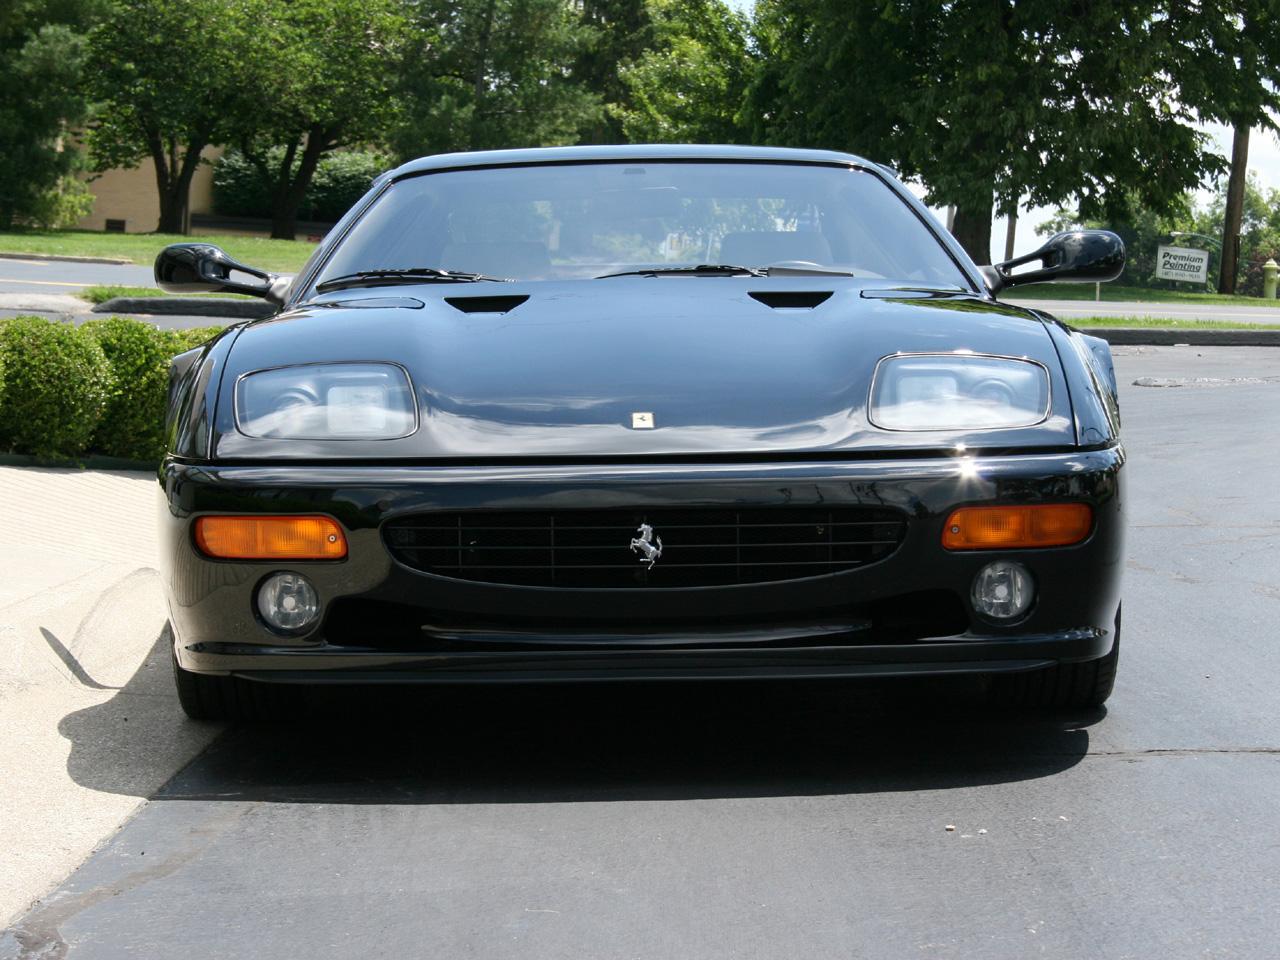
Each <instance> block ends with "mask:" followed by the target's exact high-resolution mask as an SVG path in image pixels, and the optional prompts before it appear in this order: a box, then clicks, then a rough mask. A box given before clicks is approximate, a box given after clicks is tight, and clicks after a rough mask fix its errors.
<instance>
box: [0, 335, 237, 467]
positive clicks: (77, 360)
mask: <svg viewBox="0 0 1280 960" xmlns="http://www.w3.org/2000/svg"><path fill="white" fill-rule="evenodd" d="M222 329H223V328H222V327H200V328H193V329H188V330H160V329H157V328H156V327H154V326H152V325H151V324H147V323H142V322H141V321H139V320H129V319H123V318H119V317H112V318H111V319H105V320H92V321H90V322H89V323H86V324H85V325H84V326H83V327H79V328H76V327H72V326H70V325H69V324H64V323H59V322H57V321H51V320H45V319H43V318H39V317H18V318H16V319H13V320H4V321H0V447H3V448H4V449H7V450H9V451H11V452H15V453H26V454H34V455H35V456H37V457H42V458H49V459H61V460H65V459H74V458H75V457H78V456H80V455H81V454H83V453H85V452H92V453H99V454H106V455H108V456H114V457H123V458H126V459H130V460H145V461H155V460H158V459H159V458H160V456H161V455H162V454H163V452H164V444H163V438H162V436H161V431H162V425H163V420H164V406H165V402H166V399H167V396H168V386H169V361H170V359H171V358H172V357H174V356H176V355H177V354H179V353H183V352H184V351H187V350H190V349H191V348H192V347H197V346H199V345H200V344H202V343H204V342H205V341H207V340H209V339H210V338H211V337H214V336H216V335H217V334H219V333H221V332H222Z"/></svg>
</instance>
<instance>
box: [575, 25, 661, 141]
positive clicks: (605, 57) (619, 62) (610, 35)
mask: <svg viewBox="0 0 1280 960" xmlns="http://www.w3.org/2000/svg"><path fill="white" fill-rule="evenodd" d="M579 7H580V9H581V14H580V22H581V23H582V24H583V26H584V27H585V28H586V32H585V41H586V42H585V43H583V45H582V46H581V47H580V48H579V49H578V52H577V55H576V56H575V58H574V61H573V68H572V71H571V72H572V75H573V77H574V79H575V80H576V81H577V82H578V83H580V84H581V85H582V86H583V87H584V88H585V89H587V90H590V91H592V92H593V93H595V94H596V95H597V96H599V97H600V99H601V101H602V102H603V103H604V104H605V109H604V110H601V111H599V112H598V113H597V114H596V115H595V116H593V117H590V118H588V119H587V121H586V122H585V123H583V124H582V125H581V127H580V130H579V139H580V142H582V143H623V142H625V141H626V139H627V135H626V134H625V132H624V131H623V125H624V122H625V120H624V118H625V117H626V115H627V113H628V111H629V110H631V109H632V108H634V107H635V103H634V101H633V99H632V90H631V87H630V85H629V84H628V83H627V82H626V81H625V80H624V79H623V73H624V72H625V71H626V69H627V68H628V67H629V66H630V65H631V64H633V63H635V62H636V61H638V60H639V59H640V58H641V57H642V56H643V55H644V53H645V51H646V50H649V49H650V48H652V47H653V45H654V42H655V36H654V34H655V25H654V21H653V16H652V12H651V0H579Z"/></svg>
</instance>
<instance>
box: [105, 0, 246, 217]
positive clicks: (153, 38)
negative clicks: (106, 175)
mask: <svg viewBox="0 0 1280 960" xmlns="http://www.w3.org/2000/svg"><path fill="white" fill-rule="evenodd" d="M253 35H254V24H252V23H250V22H248V21H247V19H246V17H245V16H244V15H243V5H242V4H240V3H238V2H236V0H112V2H111V5H110V7H109V14H108V16H107V17H106V18H105V19H104V20H103V21H102V22H101V23H99V25H98V26H97V27H95V28H94V29H93V31H92V32H91V33H90V35H89V54H88V67H87V75H88V89H89V92H90V93H91V94H92V96H93V97H94V99H95V100H96V101H97V103H98V111H97V114H96V117H95V120H94V121H93V123H92V124H91V127H90V131H89V137H88V141H89V150H90V154H91V156H92V158H93V163H94V166H95V168H96V169H97V170H109V169H113V168H115V167H133V166H136V165H137V164H139V163H140V162H142V161H143V160H146V159H148V158H150V160H151V162H152V164H153V166H154V168H155V176H156V188H157V191H158V192H159V196H160V221H159V223H158V224H157V225H156V230H157V231H159V232H160V233H186V232H187V227H188V223H187V221H188V205H189V201H188V198H189V196H190V191H191V178H192V177H193V176H194V175H195V172H196V170H197V169H198V167H199V165H200V163H201V156H200V155H201V152H202V151H203V150H204V149H205V147H207V146H209V145H211V144H217V143H226V142H228V141H230V140H232V139H235V138H236V137H237V134H238V133H239V132H240V130H242V129H245V128H246V126H247V127H248V128H249V129H252V124H253V123H254V122H255V121H256V112H255V111H254V110H253V108H252V105H251V104H249V103H248V102H247V101H246V98H245V96H244V92H243V87H242V86H241V83H242V82H243V80H244V78H245V77H246V76H248V75H249V74H250V71H249V70H248V69H247V68H246V58H247V57H249V56H250V55H251V52H252V51H253V49H254V47H253V45H252V44H250V42H249V40H250V38H251V37H253Z"/></svg>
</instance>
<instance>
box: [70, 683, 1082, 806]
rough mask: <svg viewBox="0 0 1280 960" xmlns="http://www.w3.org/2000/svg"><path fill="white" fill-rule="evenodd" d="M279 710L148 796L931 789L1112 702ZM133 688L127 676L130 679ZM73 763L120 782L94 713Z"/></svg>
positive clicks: (104, 780) (1000, 768) (1060, 752)
mask: <svg viewBox="0 0 1280 960" xmlns="http://www.w3.org/2000/svg"><path fill="white" fill-rule="evenodd" d="M282 689H283V690H284V692H285V694H286V697H287V700H288V704H289V712H288V714H287V719H284V720H281V721H278V722H275V723H258V724H241V725H236V726H232V727H230V728H228V729H227V730H226V731H225V732H224V733H223V735H222V736H221V737H220V738H218V740H217V741H215V742H214V744H213V745H212V746H211V747H210V748H209V749H208V750H207V751H206V752H205V753H204V754H202V755H201V756H200V757H198V758H197V759H196V760H195V761H193V762H192V763H191V764H189V765H188V766H187V767H186V768H185V769H184V770H182V771H181V772H180V773H178V774H177V776H175V777H174V778H173V779H172V780H171V781H170V782H169V783H168V784H167V785H166V786H165V787H164V789H163V790H161V791H160V793H159V795H158V796H157V797H156V799H158V800H184V799H202V800H211V799H222V800H247V801H264V802H282V803H283V802H290V803H380V804H396V803H406V804H429V803H508V802H509V803H537V802H566V801H609V800H635V799H689V798H712V797H760V796H788V795H824V794H844V793H873V792H880V791H909V790H937V789H947V788H955V787H968V786H975V785H982V784H991V783H1004V782H1011V781H1019V780H1028V779H1035V778H1039V777H1046V776H1051V775H1053V774H1055V773H1059V772H1061V771H1063V770H1065V769H1068V768H1070V767H1072V766H1074V765H1075V764H1076V763H1078V762H1079V761H1080V760H1081V759H1082V758H1083V757H1084V756H1085V754H1086V753H1087V752H1088V746H1089V733H1088V727H1089V726H1090V725H1092V724H1093V723H1096V722H1097V721H1099V720H1100V719H1101V718H1102V717H1103V716H1105V710H1096V711H1091V712H1087V713H1085V714H1073V715H1069V716H1057V717H1044V716H1036V715H1034V714H1020V713H1014V712H1001V711H996V710H994V709H993V708H990V707H987V706H985V704H984V699H983V692H982V689H981V686H980V683H979V682H978V681H977V680H975V679H972V678H954V679H946V680H936V679H934V680H894V681H887V680H877V681H874V682H866V681H845V680H840V681H803V682H799V681H777V682H728V683H726V682H720V683H715V682H706V683H704V682H682V683H646V684H638V683H626V684H620V683H609V684H583V685H559V686H549V685H502V686H497V685H495V686H472V687H464V686H450V687H433V686H411V687H379V688H350V687H328V688H317V689H310V690H306V691H303V690H299V689H298V688H282ZM126 690H128V687H126ZM99 712H101V713H102V714H103V715H104V716H105V715H109V714H110V703H107V704H103V705H100V706H97V707H92V708H89V709H86V710H83V711H80V712H79V713H78V714H74V715H72V716H69V717H67V718H66V719H65V720H64V722H63V726H62V732H63V734H64V735H65V736H67V737H68V739H70V740H71V742H72V751H71V757H70V758H69V760H68V770H69V772H70V773H71V775H72V777H73V778H75V779H76V780H77V781H78V782H81V783H83V784H85V785H87V786H90V787H92V788H94V789H98V790H108V791H116V790H118V789H119V788H120V787H121V786H123V785H125V784H127V783H128V782H129V777H128V776H127V772H125V771H119V770H113V769H112V767H111V764H110V763H107V762H103V761H104V758H102V757H94V756H89V755H87V752H88V751H96V750H99V749H101V748H102V742H101V739H100V737H95V736H94V735H93V734H94V732H95V731H96V729H97V728H98V725H99V724H98V719H97V717H96V716H95V714H98V713H99ZM173 722H174V724H175V726H177V725H181V724H184V723H189V722H190V721H184V720H182V719H180V718H179V717H178V716H175V717H174V721H173Z"/></svg>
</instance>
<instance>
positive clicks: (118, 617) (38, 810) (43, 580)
mask: <svg viewBox="0 0 1280 960" xmlns="http://www.w3.org/2000/svg"><path fill="white" fill-rule="evenodd" d="M156 509H157V506H156V492H155V479H154V477H153V476H151V475H149V474H143V473H105V472H97V471H86V470H61V469H58V470H53V469H36V468H18V467H0V729H2V730H3V731H4V734H3V737H0V810H3V811H4V816H3V817H0V926H3V925H4V924H5V923H7V922H8V921H9V920H10V919H12V918H13V917H14V916H15V915H16V914H18V913H19V912H21V911H24V910H25V909H26V908H27V907H28V906H29V905H30V904H31V902H32V901H33V900H35V899H37V898H39V897H40V896H42V895H43V894H45V893H46V892H47V891H49V890H50V889H52V888H53V887H54V886H55V885H56V884H57V883H58V882H60V881H61V880H62V879H63V878H64V877H66V875H67V874H69V873H70V872H71V871H72V870H74V869H75V868H76V867H77V866H78V865H79V864H80V863H81V862H82V861H83V860H84V859H85V858H86V857H87V856H88V855H89V854H90V853H91V852H92V851H93V849H94V848H95V847H96V846H97V845H98V844H99V843H101V842H103V841H105V840H106V839H107V838H109V837H110V836H111V835H112V833H114V832H115V830H116V829H117V828H118V827H119V826H120V824H122V823H123V822H124V821H125V820H126V819H128V817H129V816H130V815H131V814H132V813H133V812H134V811H135V810H136V809H137V808H138V807H139V806H141V805H142V804H143V803H145V802H146V797H148V796H150V795H151V794H152V793H154V792H155V791H156V790H157V789H158V788H159V787H160V786H161V785H162V784H163V783H164V782H165V781H166V780H168V779H169V778H170V777H171V776H172V775H173V774H174V773H175V772H176V771H177V770H179V769H180V768H181V767H182V766H183V765H184V764H186V763H187V761H189V760H190V759H191V758H192V757H194V756H195V755H196V754H197V753H198V752H199V751H200V750H202V749H203V748H204V747H205V746H206V745H207V744H208V743H209V742H210V741H211V740H212V739H213V737H214V736H216V734H217V733H218V730H219V728H218V727H217V726H213V725H201V724H195V723H192V722H190V721H187V720H185V719H184V717H183V715H182V713H181V711H180V710H179V708H178V705H177V700H176V698H175V696H174V694H173V690H172V684H171V681H170V676H169V654H168V651H167V649H165V647H164V644H163V643H162V642H161V639H160V638H161V633H162V631H163V628H164V624H165V620H166V613H165V610H164V601H163V599H162V597H161V593H160V584H159V575H158V573H157V572H156V569H155V566H156V549H157V548H156V513H155V511H156Z"/></svg>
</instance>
